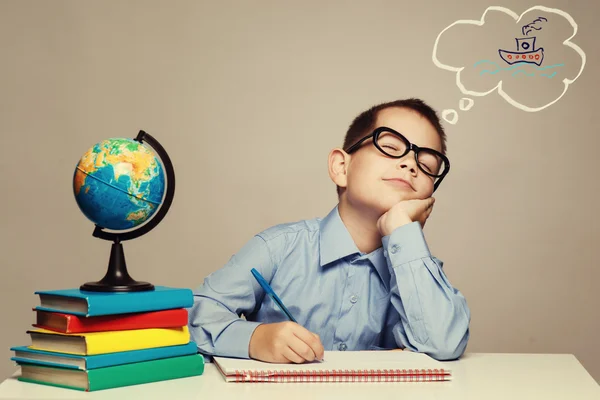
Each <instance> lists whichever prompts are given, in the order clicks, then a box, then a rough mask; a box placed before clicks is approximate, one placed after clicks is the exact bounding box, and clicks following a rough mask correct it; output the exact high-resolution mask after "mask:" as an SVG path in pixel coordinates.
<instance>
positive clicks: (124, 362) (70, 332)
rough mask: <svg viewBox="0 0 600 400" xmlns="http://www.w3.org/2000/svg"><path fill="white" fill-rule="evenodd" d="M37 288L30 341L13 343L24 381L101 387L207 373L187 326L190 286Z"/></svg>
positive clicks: (53, 384) (78, 386)
mask: <svg viewBox="0 0 600 400" xmlns="http://www.w3.org/2000/svg"><path fill="white" fill-rule="evenodd" d="M35 294H38V295H39V297H40V305H39V306H37V307H35V308H34V309H33V310H34V312H35V313H36V318H35V323H33V324H32V326H33V329H30V330H28V331H27V333H28V334H29V335H30V337H31V345H29V346H18V347H12V348H11V350H13V351H14V357H12V358H11V360H13V361H15V362H16V363H17V364H18V365H19V366H20V367H21V375H20V376H19V378H18V379H19V380H20V381H23V382H31V383H38V384H44V385H51V386H58V387H64V388H69V389H78V390H84V391H95V390H101V389H109V388H115V387H122V386H130V385H137V384H142V383H149V382H157V381H163V380H168V379H177V378H184V377H190V376H197V375H202V373H203V372H204V357H203V356H202V355H201V354H198V351H197V348H196V343H194V342H193V341H192V340H190V333H189V331H188V327H187V322H188V314H187V310H186V308H189V307H191V306H192V305H193V294H192V291H191V290H189V289H179V288H169V287H165V286H156V287H155V288H154V290H151V291H144V292H122V293H115V292H87V291H81V290H79V289H62V290H51V291H37V292H35Z"/></svg>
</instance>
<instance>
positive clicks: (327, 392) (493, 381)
mask: <svg viewBox="0 0 600 400" xmlns="http://www.w3.org/2000/svg"><path fill="white" fill-rule="evenodd" d="M448 364H450V368H451V369H452V370H453V380H452V381H449V382H401V383H226V382H225V381H224V380H223V378H222V376H221V375H220V373H219V372H218V371H217V369H216V368H215V366H214V365H213V364H207V365H206V368H205V371H204V374H203V375H201V376H197V377H192V378H183V379H175V380H171V381H163V382H155V383H149V384H145V385H136V386H128V387H124V388H117V389H107V390H101V391H97V392H89V393H86V392H79V391H75V390H69V389H61V388H55V387H50V386H44V385H38V384H32V383H25V382H19V381H17V379H16V376H18V371H17V372H16V373H15V374H14V375H13V376H12V377H10V378H8V379H7V380H5V381H4V382H3V383H2V384H0V398H1V399H6V398H9V399H144V400H145V399H154V398H161V399H170V400H175V399H199V400H207V399H216V400H228V399H238V398H243V399H257V400H259V399H260V400H264V399H278V400H294V399H302V400H309V399H332V398H333V399H338V398H339V399H344V400H352V399H360V400H369V399H374V400H383V399H392V398H393V399H402V400H405V399H420V400H425V399H444V400H452V399H461V400H462V399H474V400H481V399H485V400H495V399H498V400H520V399H527V400H537V399H543V400H554V399H561V400H564V399H567V400H600V385H598V384H597V383H596V381H594V379H592V377H591V376H590V375H589V373H588V372H587V371H586V370H585V369H584V368H583V366H582V365H581V364H580V363H579V361H577V359H576V358H575V357H574V356H573V355H570V354H466V355H465V356H464V357H463V358H462V359H461V360H459V361H453V362H449V363H448Z"/></svg>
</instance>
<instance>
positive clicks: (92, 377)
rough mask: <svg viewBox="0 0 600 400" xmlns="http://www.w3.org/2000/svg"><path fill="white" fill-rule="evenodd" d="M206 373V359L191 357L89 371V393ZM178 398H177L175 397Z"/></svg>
mask: <svg viewBox="0 0 600 400" xmlns="http://www.w3.org/2000/svg"><path fill="white" fill-rule="evenodd" d="M203 373H204V357H203V356H202V355H190V356H183V357H171V358H165V359H162V360H154V361H146V362H139V363H133V364H125V365H119V366H116V367H107V368H99V369H93V370H90V371H88V378H89V385H90V387H89V391H95V390H102V389H111V388H116V387H123V386H131V385H139V384H142V383H150V382H158V381H165V380H170V379H179V378H186V377H191V376H198V375H202V374H203ZM175 397H177V396H175Z"/></svg>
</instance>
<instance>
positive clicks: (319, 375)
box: [213, 351, 452, 383]
mask: <svg viewBox="0 0 600 400" xmlns="http://www.w3.org/2000/svg"><path fill="white" fill-rule="evenodd" d="M323 358H324V361H320V362H311V363H306V364H272V363H265V362H261V361H257V360H248V359H239V358H228V357H214V358H213V361H214V363H215V365H216V366H217V368H218V369H219V371H220V372H221V374H222V375H223V377H224V378H225V380H226V381H227V382H238V383H240V382H427V381H448V380H451V379H452V374H451V371H450V369H449V368H448V366H449V364H447V363H444V362H440V361H437V360H434V359H433V358H431V357H429V356H428V355H426V354H423V353H414V352H409V351H326V352H325V355H324V357H323Z"/></svg>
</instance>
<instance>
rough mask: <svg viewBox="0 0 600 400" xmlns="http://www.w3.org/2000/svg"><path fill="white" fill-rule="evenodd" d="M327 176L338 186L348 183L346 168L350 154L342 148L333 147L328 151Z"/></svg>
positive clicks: (344, 185)
mask: <svg viewBox="0 0 600 400" xmlns="http://www.w3.org/2000/svg"><path fill="white" fill-rule="evenodd" d="M328 161H329V177H330V178H331V180H332V181H333V182H334V183H335V184H336V185H337V186H339V187H343V188H345V187H346V186H347V184H348V179H347V170H348V162H349V161H350V155H348V153H346V152H345V151H344V150H342V149H339V148H335V149H333V150H331V151H330V152H329V160H328Z"/></svg>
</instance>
